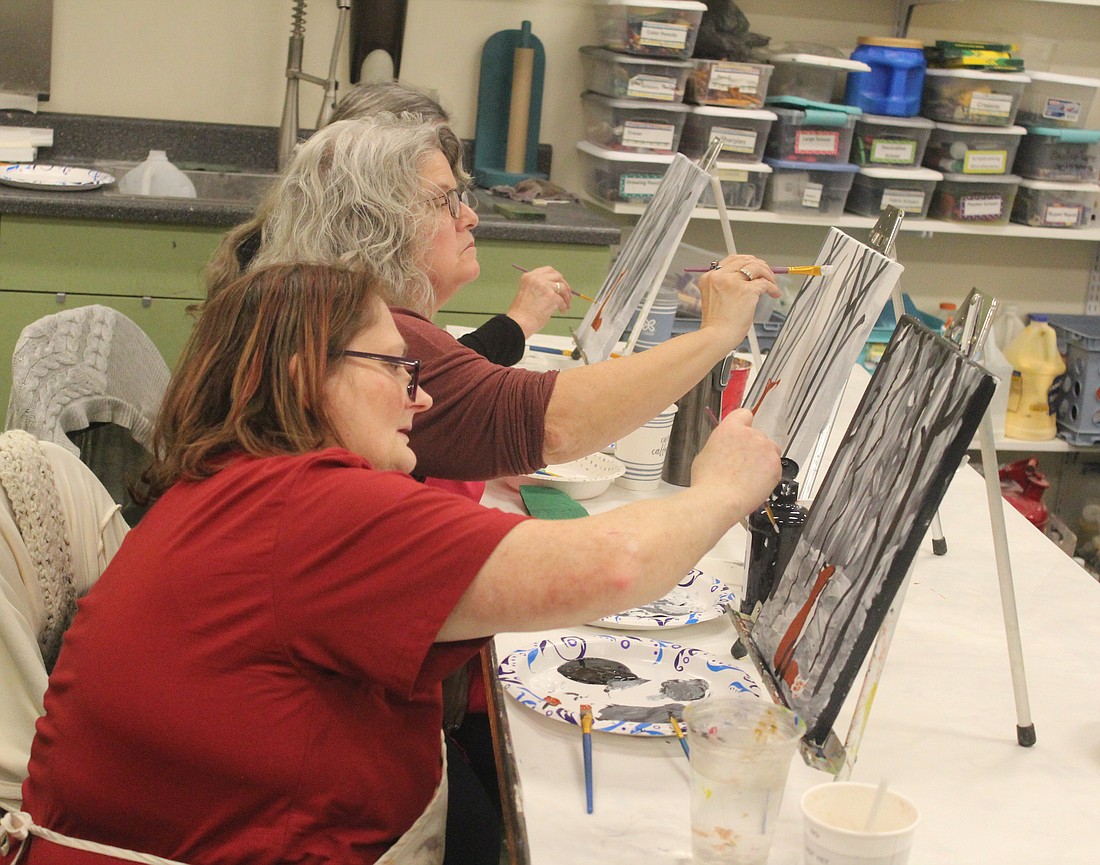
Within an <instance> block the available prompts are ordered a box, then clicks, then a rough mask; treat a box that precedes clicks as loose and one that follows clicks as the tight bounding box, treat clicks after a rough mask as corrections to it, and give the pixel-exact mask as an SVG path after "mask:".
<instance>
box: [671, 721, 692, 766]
mask: <svg viewBox="0 0 1100 865" xmlns="http://www.w3.org/2000/svg"><path fill="white" fill-rule="evenodd" d="M668 722H669V723H670V724H671V725H672V729H673V731H674V732H675V733H676V738H677V739H679V740H680V747H681V748H683V749H684V756H685V757H687V758H688V759H689V760H690V759H691V749H690V748H689V747H688V743H687V739H685V738H684V731H683V730H682V729H681V727H680V724H679V722H678V721H677V720H676V715H675V714H673V713H672V712H669V713H668Z"/></svg>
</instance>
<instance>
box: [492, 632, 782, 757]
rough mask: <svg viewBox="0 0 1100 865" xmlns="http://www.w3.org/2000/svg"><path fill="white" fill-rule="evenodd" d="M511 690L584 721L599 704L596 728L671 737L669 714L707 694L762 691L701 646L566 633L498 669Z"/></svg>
mask: <svg viewBox="0 0 1100 865" xmlns="http://www.w3.org/2000/svg"><path fill="white" fill-rule="evenodd" d="M497 675H498V677H499V678H500V683H501V685H502V686H503V688H504V691H505V692H506V693H507V694H509V695H511V696H512V697H513V698H514V699H515V700H517V701H518V702H519V703H520V704H522V705H524V706H527V707H528V708H530V709H533V710H535V711H536V712H541V713H542V714H544V715H546V717H548V718H554V719H555V720H558V721H564V722H565V723H567V724H578V725H579V724H580V707H581V704H582V703H587V704H589V705H591V706H592V717H593V724H592V729H593V730H603V731H605V732H608V733H619V734H622V735H626V736H672V735H674V732H673V729H672V725H671V724H670V723H669V721H668V715H669V712H672V713H673V714H675V715H676V718H677V720H682V719H683V711H684V705H685V704H687V703H691V702H694V701H695V700H700V699H702V698H703V697H705V696H707V695H708V694H734V693H739V692H740V693H744V694H745V695H746V696H757V697H759V696H761V694H762V691H761V688H760V686H759V684H757V682H756V680H755V678H754V677H753V675H752V674H751V673H750V672H749V671H747V670H745V669H744V668H743V667H739V666H738V665H737V664H734V663H732V662H730V661H725V660H722V659H720V658H718V657H716V656H715V655H712V654H710V653H709V652H704V651H703V650H702V649H691V648H687V647H685V646H678V645H676V644H675V643H668V642H664V641H662V640H650V639H648V638H646V637H635V636H630V635H626V634H623V635H619V636H614V635H611V634H588V635H584V636H578V635H563V636H559V637H554V638H553V639H546V640H541V641H539V642H538V643H536V644H535V645H534V646H531V647H530V648H527V649H517V650H516V651H514V652H512V654H510V655H509V656H508V657H507V658H505V659H504V661H503V662H502V663H501V664H500V666H499V667H498V669H497Z"/></svg>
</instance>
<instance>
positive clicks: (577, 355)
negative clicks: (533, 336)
mask: <svg viewBox="0 0 1100 865" xmlns="http://www.w3.org/2000/svg"><path fill="white" fill-rule="evenodd" d="M527 347H528V348H529V349H531V351H541V352H543V353H545V354H561V355H564V356H565V357H571V358H573V360H580V359H581V350H580V349H579V348H572V349H570V348H551V347H550V346H548V345H529V346H527Z"/></svg>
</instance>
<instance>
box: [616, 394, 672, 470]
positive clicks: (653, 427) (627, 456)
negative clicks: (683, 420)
mask: <svg viewBox="0 0 1100 865" xmlns="http://www.w3.org/2000/svg"><path fill="white" fill-rule="evenodd" d="M675 419H676V404H675V403H673V404H672V405H670V406H669V407H668V408H666V409H665V410H664V411H663V412H661V413H660V414H659V415H657V417H655V418H653V420H651V421H649V422H647V423H644V424H642V425H641V426H640V427H638V428H637V429H636V430H634V432H632V433H628V434H627V435H625V436H623V437H622V438H621V439H619V440H618V441H617V442H616V443H615V451H614V453H615V456H616V457H617V458H618V459H619V461H620V462H622V464H623V465H624V466H626V472H625V473H624V474H623V475H621V476H620V477H617V478H615V483H616V484H618V485H619V486H621V487H626V488H627V489H628V490H655V489H657V484H658V482H659V481H660V480H661V469H663V468H664V466H665V455H666V454H667V453H668V440H669V438H670V437H671V436H672V422H673V421H674V420H675Z"/></svg>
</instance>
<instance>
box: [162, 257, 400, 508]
mask: <svg viewBox="0 0 1100 865" xmlns="http://www.w3.org/2000/svg"><path fill="white" fill-rule="evenodd" d="M381 298H382V296H381V294H380V293H379V291H378V287H377V280H376V278H375V277H373V276H372V275H370V274H367V273H364V272H363V271H361V270H359V271H355V272H353V271H350V270H347V269H345V268H341V267H333V266H330V265H321V264H285V265H274V266H272V267H268V268H264V269H262V270H258V271H256V272H254V273H249V274H246V275H245V276H243V277H241V278H240V279H238V280H236V281H235V282H233V283H231V284H229V285H228V286H226V287H225V288H224V289H223V290H221V291H219V292H217V293H216V294H215V295H214V296H213V297H212V298H210V299H209V300H207V301H206V302H205V303H204V304H203V305H202V306H201V307H200V308H199V319H198V322H197V323H196V325H195V328H194V330H193V331H192V333H191V338H190V339H189V340H188V342H187V346H186V348H185V349H184V351H183V357H182V358H181V359H180V362H179V364H178V366H177V368H176V371H175V373H174V374H173V375H172V379H171V381H170V382H169V384H168V390H167V392H166V393H165V395H164V401H163V402H162V403H161V407H160V412H159V414H158V417H157V423H156V428H155V430H154V433H153V453H154V458H153V462H152V465H150V467H149V468H148V469H147V470H146V472H145V474H144V476H143V481H144V482H145V484H146V486H147V491H146V493H145V498H146V499H153V498H156V497H157V496H159V495H161V494H162V493H163V492H164V491H165V490H166V489H168V487H170V486H171V485H172V484H174V483H175V482H176V481H179V480H194V479H199V478H204V477H209V476H210V475H212V474H214V473H215V472H216V471H217V470H218V468H219V464H220V463H221V462H222V458H223V457H224V456H225V455H227V454H231V453H245V454H251V455H253V456H259V457H264V456H275V455H279V454H300V453H308V452H309V451H313V450H318V449H320V448H323V447H325V446H326V444H328V443H332V442H336V441H339V437H338V436H337V434H336V432H335V430H334V429H333V428H332V425H331V423H330V422H329V420H328V417H327V416H326V413H325V410H324V401H323V387H324V383H325V380H326V379H327V377H328V375H329V373H330V371H331V368H332V366H333V364H334V363H337V362H339V353H340V351H342V350H343V348H344V347H345V346H347V344H348V343H349V342H350V341H351V339H352V338H353V337H354V336H355V334H356V333H358V332H359V331H360V330H361V329H362V328H364V327H369V326H370V325H371V324H373V323H374V321H375V319H376V316H377V315H378V313H379V311H380V310H381V309H382V303H381ZM292 359H294V360H293V363H292Z"/></svg>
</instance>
